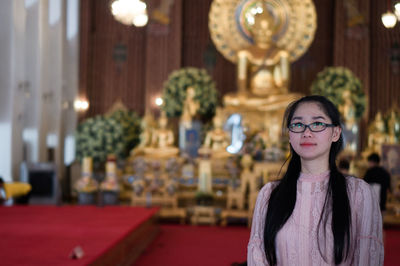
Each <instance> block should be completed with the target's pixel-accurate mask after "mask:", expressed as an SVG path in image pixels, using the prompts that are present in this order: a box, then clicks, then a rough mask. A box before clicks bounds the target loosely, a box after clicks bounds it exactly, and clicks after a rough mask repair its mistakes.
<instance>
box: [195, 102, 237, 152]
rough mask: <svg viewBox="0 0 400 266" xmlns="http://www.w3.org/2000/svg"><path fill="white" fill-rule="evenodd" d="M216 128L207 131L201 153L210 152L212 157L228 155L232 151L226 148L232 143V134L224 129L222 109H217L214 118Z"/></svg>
mask: <svg viewBox="0 0 400 266" xmlns="http://www.w3.org/2000/svg"><path fill="white" fill-rule="evenodd" d="M213 125H214V128H213V129H212V130H211V131H209V132H207V134H206V138H205V140H204V144H203V146H202V147H201V148H200V149H199V153H200V154H201V155H204V154H210V155H211V157H217V158H220V157H228V156H230V153H228V152H227V151H226V148H227V147H228V146H229V144H230V139H231V138H230V136H229V134H228V133H227V132H226V131H225V130H224V129H223V125H224V120H223V117H222V114H221V111H220V109H217V111H216V114H215V116H214V118H213Z"/></svg>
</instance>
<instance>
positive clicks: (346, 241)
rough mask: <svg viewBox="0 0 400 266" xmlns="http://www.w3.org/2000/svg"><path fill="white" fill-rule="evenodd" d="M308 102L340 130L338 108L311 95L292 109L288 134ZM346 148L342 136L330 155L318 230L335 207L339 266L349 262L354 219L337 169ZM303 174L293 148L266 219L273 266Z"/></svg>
mask: <svg viewBox="0 0 400 266" xmlns="http://www.w3.org/2000/svg"><path fill="white" fill-rule="evenodd" d="M305 102H315V103H317V104H318V105H320V106H321V108H322V109H323V111H324V113H325V114H326V115H328V116H329V118H330V119H331V120H332V124H333V125H335V126H340V124H341V123H340V113H339V111H338V109H337V108H336V106H335V105H334V104H333V103H332V102H331V101H329V100H328V99H327V98H325V97H323V96H319V95H311V96H305V97H303V98H301V99H299V100H297V101H295V102H293V103H291V104H290V105H289V106H288V108H287V109H286V112H285V116H284V121H283V127H284V130H286V129H287V128H288V127H289V124H290V123H291V120H292V117H293V114H294V112H295V111H296V109H297V107H298V106H299V104H301V103H305ZM342 146H343V136H342V134H340V138H339V140H338V141H336V142H333V143H332V145H331V149H330V152H329V170H330V177H329V181H328V189H327V193H326V197H325V202H324V206H323V209H322V212H321V216H320V220H319V222H318V228H319V226H320V224H321V221H322V220H324V221H325V224H326V217H327V216H328V213H327V209H328V207H331V210H332V227H331V229H332V234H333V241H334V243H333V244H334V254H333V255H334V259H335V264H340V263H341V262H342V261H344V260H346V258H347V256H348V253H349V246H350V225H351V216H350V203H349V197H348V194H347V185H346V179H345V177H344V175H343V174H341V173H340V172H339V171H338V169H337V167H336V157H337V155H338V153H339V152H340V150H341V149H342ZM300 171H301V161H300V156H299V155H298V154H297V153H296V152H295V151H294V149H293V147H292V146H290V161H289V164H288V167H287V171H286V173H285V174H284V176H283V178H282V179H281V181H280V182H279V184H278V185H277V186H276V188H275V189H274V190H273V191H272V193H271V196H270V199H269V203H268V210H267V214H266V217H265V227H264V248H265V255H266V258H267V260H268V263H269V264H270V265H276V263H277V260H276V246H275V239H276V235H277V233H278V231H279V230H280V229H281V228H282V227H283V225H284V224H285V223H286V222H287V220H288V219H289V217H290V216H291V215H292V212H293V209H294V206H295V203H296V190H297V179H298V178H299V176H300ZM329 205H330V206H329ZM324 228H325V226H324ZM318 232H319V230H318ZM320 252H321V251H320ZM323 258H324V259H325V256H323Z"/></svg>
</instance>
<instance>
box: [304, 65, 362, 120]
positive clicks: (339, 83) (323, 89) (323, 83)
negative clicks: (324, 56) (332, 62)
mask: <svg viewBox="0 0 400 266" xmlns="http://www.w3.org/2000/svg"><path fill="white" fill-rule="evenodd" d="M311 92H312V93H313V94H319V95H323V96H325V97H327V98H328V99H329V100H331V101H332V102H333V103H334V104H335V105H336V106H338V107H339V106H342V105H344V104H345V102H344V101H345V98H346V97H345V96H348V97H350V99H351V102H352V103H353V105H354V107H355V113H354V117H355V119H356V120H359V119H360V118H361V117H362V115H363V113H364V110H365V105H366V97H365V93H364V91H363V89H362V84H361V82H360V80H359V79H358V78H357V77H356V76H355V75H354V74H353V72H351V71H350V70H349V69H348V68H345V67H326V68H325V69H324V70H322V71H321V72H319V73H318V74H317V77H316V79H315V80H314V82H313V83H312V85H311ZM346 94H348V95H346Z"/></svg>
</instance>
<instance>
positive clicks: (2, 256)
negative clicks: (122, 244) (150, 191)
mask: <svg viewBox="0 0 400 266" xmlns="http://www.w3.org/2000/svg"><path fill="white" fill-rule="evenodd" d="M156 212H157V209H145V208H134V207H104V208H99V207H95V206H63V207H56V206H15V207H0V217H1V219H0V261H1V262H0V264H1V265H87V264H88V263H92V262H94V260H96V258H98V257H99V256H101V255H104V253H105V252H107V251H108V250H109V249H111V248H113V247H114V246H115V245H116V244H117V243H118V242H119V241H121V239H123V238H124V237H125V236H127V235H128V234H130V233H132V232H133V231H134V230H135V228H137V227H139V226H140V225H141V224H143V223H145V222H146V221H147V220H148V219H149V218H151V217H152V216H153V215H154V214H155V213H156ZM78 245H79V246H81V247H82V249H83V251H84V252H85V255H84V257H83V258H82V259H79V260H72V259H70V258H69V255H70V253H71V251H72V250H73V248H74V247H76V246H78Z"/></svg>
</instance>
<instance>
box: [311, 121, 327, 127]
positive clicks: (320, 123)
mask: <svg viewBox="0 0 400 266" xmlns="http://www.w3.org/2000/svg"><path fill="white" fill-rule="evenodd" d="M312 125H313V126H315V127H318V126H323V125H325V123H323V122H314V123H312Z"/></svg>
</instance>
